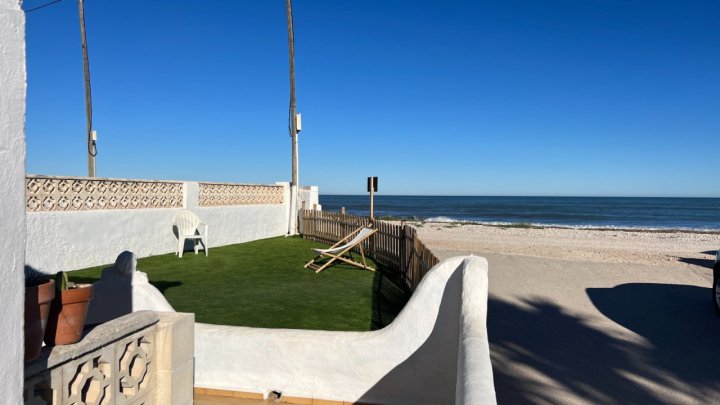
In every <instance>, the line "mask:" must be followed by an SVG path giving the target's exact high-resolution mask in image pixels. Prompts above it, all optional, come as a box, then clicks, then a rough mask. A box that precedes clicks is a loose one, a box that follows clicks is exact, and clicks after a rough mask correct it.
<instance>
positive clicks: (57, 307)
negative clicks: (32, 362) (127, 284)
mask: <svg viewBox="0 0 720 405" xmlns="http://www.w3.org/2000/svg"><path fill="white" fill-rule="evenodd" d="M55 289H56V293H55V299H53V301H52V305H51V306H50V316H49V317H48V324H47V330H46V331H45V343H46V344H48V345H67V344H71V343H75V342H77V341H79V340H80V339H81V338H82V334H83V329H84V327H85V316H86V315H87V309H88V304H89V303H90V300H91V299H92V295H93V286H92V284H75V283H72V282H69V281H68V277H67V273H65V272H63V271H61V272H58V273H57V274H56V275H55Z"/></svg>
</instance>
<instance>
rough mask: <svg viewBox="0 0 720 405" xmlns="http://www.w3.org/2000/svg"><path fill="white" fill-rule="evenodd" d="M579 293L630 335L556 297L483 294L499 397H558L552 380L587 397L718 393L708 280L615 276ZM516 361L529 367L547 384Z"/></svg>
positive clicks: (689, 397)
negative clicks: (611, 283) (516, 300)
mask: <svg viewBox="0 0 720 405" xmlns="http://www.w3.org/2000/svg"><path fill="white" fill-rule="evenodd" d="M587 294H588V296H589V297H590V300H591V301H592V303H593V304H594V305H595V307H596V308H597V309H598V310H599V311H600V312H601V313H602V314H603V315H605V316H606V317H608V318H609V319H611V320H612V321H614V322H616V323H617V324H619V325H621V326H623V327H624V328H627V329H628V330H630V331H632V332H634V333H636V334H638V335H640V336H641V337H642V338H643V339H644V340H645V342H643V341H642V340H640V341H638V340H636V341H634V342H633V341H631V340H626V339H624V338H623V336H622V335H621V334H619V333H617V332H616V333H613V334H612V335H611V334H609V333H608V332H606V331H604V330H602V329H600V328H597V327H595V326H593V325H590V324H589V322H588V321H587V320H586V319H583V318H581V317H578V316H575V315H572V314H568V313H566V312H564V311H563V309H562V308H561V307H559V306H557V305H556V304H554V303H552V302H548V301H541V300H527V301H526V302H525V304H526V306H518V305H514V304H511V303H509V302H506V301H503V300H499V299H496V298H491V299H490V300H489V302H488V305H489V307H488V314H489V316H488V332H489V335H490V343H491V353H492V360H493V372H494V375H495V387H496V391H497V398H498V402H499V403H506V404H508V403H512V404H515V403H558V402H563V400H562V397H558V396H557V392H556V390H555V389H552V388H548V384H549V385H551V386H552V385H554V386H558V387H560V388H561V390H562V391H567V392H570V393H572V394H574V395H575V396H577V397H579V398H581V399H583V400H584V401H585V402H587V403H643V404H648V403H651V404H652V403H676V402H678V401H683V402H684V401H688V402H697V403H712V402H716V401H717V400H718V395H720V367H718V364H720V350H719V349H718V345H719V344H720V343H719V342H720V319H719V318H718V317H717V316H716V315H715V313H714V311H713V309H712V305H711V303H710V302H711V301H710V296H711V295H710V289H709V288H701V287H696V286H687V285H667V284H623V285H619V286H617V287H614V288H591V289H588V290H587ZM519 370H532V373H536V375H540V376H541V378H542V379H543V380H549V382H548V383H547V384H539V383H538V382H537V381H538V380H537V379H532V380H531V379H529V378H527V377H526V376H524V375H523V373H522V372H518V371H519Z"/></svg>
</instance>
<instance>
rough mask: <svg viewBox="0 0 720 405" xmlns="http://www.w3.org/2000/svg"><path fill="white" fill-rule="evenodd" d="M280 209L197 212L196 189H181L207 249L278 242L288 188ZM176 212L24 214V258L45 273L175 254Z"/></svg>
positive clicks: (194, 186)
mask: <svg viewBox="0 0 720 405" xmlns="http://www.w3.org/2000/svg"><path fill="white" fill-rule="evenodd" d="M281 184H282V185H284V186H285V191H284V192H285V198H284V201H285V203H284V204H282V205H238V206H226V207H199V206H198V205H197V203H196V201H197V189H198V188H197V183H186V190H187V191H188V192H187V194H189V196H187V198H186V201H189V202H190V203H189V204H187V206H188V208H189V209H191V210H192V211H193V212H195V213H196V214H197V215H198V216H199V217H200V218H201V219H202V221H203V222H204V223H207V224H208V227H209V229H208V234H209V237H208V239H209V244H210V254H212V248H213V247H217V246H224V245H229V244H234V243H242V242H248V241H252V240H257V239H264V238H270V237H274V236H281V235H285V234H286V233H287V229H288V210H289V207H288V201H289V198H288V194H289V191H288V187H287V183H281ZM180 210H181V209H180V208H177V209H174V208H153V209H126V210H90V211H74V212H65V211H62V212H28V214H27V248H26V252H27V258H26V262H27V264H28V265H30V266H32V267H33V268H35V269H37V270H39V271H41V272H45V273H56V272H58V271H61V270H62V271H66V270H75V269H80V268H85V267H91V266H98V265H103V264H109V263H113V262H114V261H115V258H116V257H117V255H118V254H119V253H121V252H122V251H124V250H129V251H132V252H134V253H135V254H136V255H137V257H146V256H152V255H159V254H165V253H172V252H175V251H176V249H177V238H176V237H175V234H174V233H173V227H172V219H173V216H174V215H175V214H176V213H177V212H178V211H180Z"/></svg>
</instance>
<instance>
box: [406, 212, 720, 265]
mask: <svg viewBox="0 0 720 405" xmlns="http://www.w3.org/2000/svg"><path fill="white" fill-rule="evenodd" d="M415 226H416V227H417V228H418V230H419V232H420V235H421V239H422V240H423V241H424V242H425V243H427V244H430V245H432V248H433V250H434V251H437V254H438V255H439V256H446V255H447V254H451V253H452V252H459V251H460V252H475V253H476V254H478V253H479V254H503V255H523V256H533V257H542V258H552V259H563V260H573V261H591V262H603V263H636V264H648V265H652V266H665V267H666V266H681V267H684V268H689V269H695V268H697V267H708V266H710V265H711V263H712V259H714V257H713V256H714V254H715V251H716V250H717V249H719V248H720V233H695V232H652V231H622V230H585V229H568V228H518V227H499V226H485V225H476V224H447V223H431V222H426V223H416V224H415Z"/></svg>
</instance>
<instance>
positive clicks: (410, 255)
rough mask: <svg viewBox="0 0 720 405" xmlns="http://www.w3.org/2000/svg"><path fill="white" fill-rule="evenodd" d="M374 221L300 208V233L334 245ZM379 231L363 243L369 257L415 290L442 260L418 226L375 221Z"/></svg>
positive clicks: (307, 237) (311, 238) (308, 237)
mask: <svg viewBox="0 0 720 405" xmlns="http://www.w3.org/2000/svg"><path fill="white" fill-rule="evenodd" d="M369 222H370V218H368V217H359V216H355V215H349V214H343V213H337V212H328V211H316V210H301V211H300V233H301V234H302V236H303V237H304V238H306V239H310V240H314V241H318V242H323V243H328V244H334V243H335V242H337V241H339V240H340V239H342V238H344V237H346V236H347V235H349V234H350V233H351V232H352V231H354V230H356V229H358V228H360V227H361V226H365V225H367V224H368V223H369ZM375 227H376V228H377V229H378V232H377V233H375V234H374V235H373V236H371V237H370V238H369V239H368V240H366V241H364V242H363V249H364V250H365V253H366V255H367V256H369V257H370V258H372V259H373V260H375V262H377V263H380V264H382V265H383V266H385V267H387V268H389V269H391V270H392V271H394V272H396V273H397V274H398V275H399V276H400V277H402V278H403V279H404V280H405V282H406V283H407V284H408V286H409V287H410V288H411V289H413V290H414V289H415V287H417V285H418V284H419V283H420V280H422V278H423V277H424V276H425V274H426V273H427V272H428V270H430V269H431V268H432V267H433V266H435V265H436V264H437V263H438V261H439V260H438V259H437V257H435V255H434V254H433V253H432V252H431V251H430V249H428V248H427V247H425V245H424V244H423V243H422V242H421V241H420V239H419V238H418V236H417V231H416V230H415V228H413V227H412V226H409V225H405V224H402V223H401V224H394V223H390V222H385V221H379V220H376V221H375Z"/></svg>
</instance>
